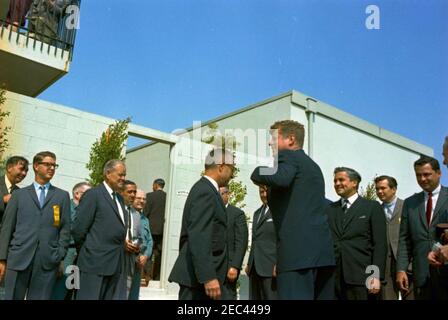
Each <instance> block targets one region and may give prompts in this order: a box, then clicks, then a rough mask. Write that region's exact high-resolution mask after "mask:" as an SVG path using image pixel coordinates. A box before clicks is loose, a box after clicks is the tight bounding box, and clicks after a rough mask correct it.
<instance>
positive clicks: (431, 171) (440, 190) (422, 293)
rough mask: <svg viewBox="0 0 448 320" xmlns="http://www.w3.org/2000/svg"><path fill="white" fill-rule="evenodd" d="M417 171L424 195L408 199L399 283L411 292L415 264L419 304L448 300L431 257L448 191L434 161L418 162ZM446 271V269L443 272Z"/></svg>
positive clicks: (405, 202) (402, 235)
mask: <svg viewBox="0 0 448 320" xmlns="http://www.w3.org/2000/svg"><path fill="white" fill-rule="evenodd" d="M414 171H415V176H416V178H417V182H418V184H419V186H420V187H421V188H422V189H423V191H422V192H420V193H417V194H414V195H413V196H411V197H409V198H407V199H406V200H405V201H404V204H403V213H402V218H401V226H400V239H399V242H398V260H397V282H398V285H399V287H400V290H402V291H403V292H407V291H408V290H409V279H408V277H407V273H406V270H407V266H408V265H409V263H410V262H411V261H412V271H413V275H414V295H415V298H416V299H418V300H427V299H439V298H443V299H447V298H448V295H447V294H446V292H445V293H444V292H443V290H442V291H440V288H441V285H442V281H439V279H438V277H439V272H440V270H439V269H437V268H430V266H429V263H428V259H427V258H428V254H429V253H430V252H431V251H432V246H433V244H434V243H435V242H436V241H438V239H437V238H436V225H437V224H438V223H439V222H447V221H440V217H441V216H445V212H446V211H447V210H448V189H447V188H446V187H443V186H441V185H440V177H441V171H440V165H439V162H438V161H437V160H436V159H434V158H431V157H427V156H422V157H421V158H420V159H418V160H417V161H415V162H414ZM442 271H444V269H442Z"/></svg>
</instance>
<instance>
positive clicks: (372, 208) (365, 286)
mask: <svg viewBox="0 0 448 320" xmlns="http://www.w3.org/2000/svg"><path fill="white" fill-rule="evenodd" d="M360 182H361V176H360V175H359V173H358V172H356V171H355V170H353V169H351V168H345V167H339V168H336V169H335V170H334V189H335V191H336V193H337V194H338V195H339V196H340V197H341V199H340V200H339V201H336V202H334V203H332V204H331V205H330V206H329V207H328V209H327V212H328V220H329V222H330V226H331V230H332V234H333V239H334V248H335V256H336V297H337V298H338V299H339V300H367V299H374V298H376V297H377V295H378V293H379V292H380V287H381V285H380V280H384V274H385V269H386V255H387V239H386V218H385V216H384V213H383V210H382V209H381V206H380V205H379V203H378V202H376V201H373V200H367V199H364V198H362V197H361V196H359V194H358V188H359V183H360ZM369 266H376V268H377V270H376V273H375V272H374V274H373V275H371V276H370V277H369V273H368V272H369V269H368V267H369ZM373 270H374V271H375V269H373ZM370 272H371V271H370ZM378 273H379V274H378Z"/></svg>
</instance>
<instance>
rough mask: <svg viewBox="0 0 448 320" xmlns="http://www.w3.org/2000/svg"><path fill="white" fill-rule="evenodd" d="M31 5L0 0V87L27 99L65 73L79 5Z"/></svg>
mask: <svg viewBox="0 0 448 320" xmlns="http://www.w3.org/2000/svg"><path fill="white" fill-rule="evenodd" d="M10 1H11V2H10ZM15 1H17V3H16V2H15ZM34 2H36V1H34ZM34 2H33V1H31V0H0V86H1V87H3V88H4V89H6V90H8V91H12V92H16V93H19V94H23V95H27V96H30V97H36V96H38V95H39V94H40V93H41V92H43V91H44V90H45V89H47V88H48V87H49V86H51V85H52V84H53V83H54V82H56V81H57V80H58V79H60V78H61V77H63V76H64V75H65V74H67V73H68V72H69V69H70V63H71V61H72V58H73V49H74V44H75V38H76V31H77V25H78V21H79V10H80V5H81V0H42V1H41V2H40V4H39V5H35V4H34ZM26 3H28V5H30V8H29V10H28V8H27V7H26Z"/></svg>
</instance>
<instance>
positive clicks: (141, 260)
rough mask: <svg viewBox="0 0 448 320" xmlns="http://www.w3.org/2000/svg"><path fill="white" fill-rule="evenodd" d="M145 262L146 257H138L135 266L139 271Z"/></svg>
mask: <svg viewBox="0 0 448 320" xmlns="http://www.w3.org/2000/svg"><path fill="white" fill-rule="evenodd" d="M146 261H148V257H147V256H139V257H138V260H137V265H138V267H139V268H140V269H143V267H144V266H145V264H146Z"/></svg>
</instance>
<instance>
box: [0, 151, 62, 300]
mask: <svg viewBox="0 0 448 320" xmlns="http://www.w3.org/2000/svg"><path fill="white" fill-rule="evenodd" d="M57 167H58V165H57V164H56V155H55V154H54V153H52V152H49V151H45V152H39V153H38V154H36V155H35V156H34V159H33V169H34V173H35V181H34V183H33V184H32V185H30V186H28V187H26V188H23V189H20V190H16V191H15V192H14V193H13V195H12V197H11V199H10V201H9V202H8V206H7V207H6V211H5V215H4V216H3V223H2V228H1V231H0V279H2V278H3V276H5V271H6V276H5V299H7V300H12V299H13V300H23V299H24V298H25V296H26V298H27V300H34V299H39V300H47V299H49V298H50V295H51V291H52V289H53V285H54V283H55V281H56V273H57V270H58V267H59V265H60V263H61V262H62V260H63V259H64V256H65V254H66V252H67V248H68V245H69V242H70V196H69V194H68V192H66V191H64V190H61V189H59V188H56V187H55V186H53V185H52V184H51V183H50V181H51V179H52V178H53V176H54V174H55V170H56V169H57Z"/></svg>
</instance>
